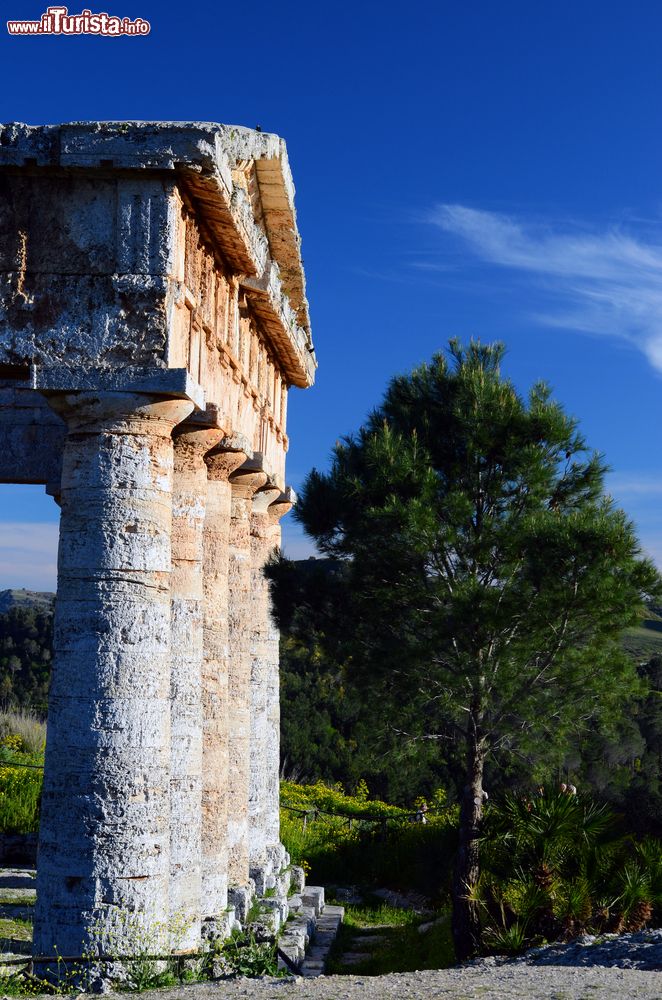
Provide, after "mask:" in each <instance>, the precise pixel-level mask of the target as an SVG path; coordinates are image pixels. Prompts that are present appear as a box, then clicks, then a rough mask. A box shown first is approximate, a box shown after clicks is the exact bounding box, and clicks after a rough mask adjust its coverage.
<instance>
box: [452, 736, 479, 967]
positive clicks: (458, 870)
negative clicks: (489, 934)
mask: <svg viewBox="0 0 662 1000" xmlns="http://www.w3.org/2000/svg"><path fill="white" fill-rule="evenodd" d="M484 763H485V751H484V748H483V746H482V745H481V743H480V741H479V740H478V739H477V738H476V737H475V735H471V736H470V737H469V747H468V755H467V783H466V785H465V788H464V793H463V796H462V805H461V807H460V831H459V832H460V842H459V846H458V852H457V859H456V862H455V872H454V875H453V889H452V896H453V919H452V927H453V941H454V944H455V955H456V958H457V960H458V962H464V961H466V960H467V959H469V958H473V957H474V956H475V955H477V954H478V953H479V951H480V946H481V935H480V914H479V911H478V903H477V902H476V901H475V900H474V899H473V898H472V897H473V890H474V889H475V887H476V884H477V882H478V876H479V874H480V855H479V836H480V823H481V819H482V815H483V766H484Z"/></svg>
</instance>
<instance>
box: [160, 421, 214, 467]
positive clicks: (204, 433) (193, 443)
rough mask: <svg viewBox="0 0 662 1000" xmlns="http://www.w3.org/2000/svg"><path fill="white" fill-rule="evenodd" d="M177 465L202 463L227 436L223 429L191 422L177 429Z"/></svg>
mask: <svg viewBox="0 0 662 1000" xmlns="http://www.w3.org/2000/svg"><path fill="white" fill-rule="evenodd" d="M172 436H173V441H174V444H175V463H176V464H177V463H179V462H182V461H183V462H184V463H186V462H193V463H196V462H201V461H202V460H203V459H204V458H205V456H206V455H207V454H208V452H210V451H213V449H214V448H216V446H217V445H218V443H219V441H221V440H222V439H223V437H224V436H225V431H224V430H223V428H222V427H201V426H200V425H199V424H195V423H193V422H191V421H190V420H185V421H184V422H183V423H181V424H179V425H178V426H177V427H175V429H174V431H173V433H172Z"/></svg>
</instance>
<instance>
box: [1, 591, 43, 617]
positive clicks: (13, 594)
mask: <svg viewBox="0 0 662 1000" xmlns="http://www.w3.org/2000/svg"><path fill="white" fill-rule="evenodd" d="M54 601H55V594H51V593H49V592H48V591H45V590H0V614H5V612H7V611H9V610H10V609H11V608H34V609H35V610H36V611H52V610H53V603H54Z"/></svg>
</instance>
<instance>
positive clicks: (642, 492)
mask: <svg viewBox="0 0 662 1000" xmlns="http://www.w3.org/2000/svg"><path fill="white" fill-rule="evenodd" d="M608 488H609V491H610V493H611V494H612V495H613V496H618V497H621V496H622V497H630V496H636V497H642V498H644V497H652V498H654V497H660V496H662V476H646V475H641V476H610V477H609V480H608Z"/></svg>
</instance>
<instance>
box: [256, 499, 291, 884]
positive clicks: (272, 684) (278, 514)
mask: <svg viewBox="0 0 662 1000" xmlns="http://www.w3.org/2000/svg"><path fill="white" fill-rule="evenodd" d="M295 499H296V497H295V494H294V491H293V490H292V489H290V488H289V487H287V489H286V490H285V492H284V493H281V494H280V496H279V497H278V498H277V499H276V500H275V501H274V502H273V503H271V504H270V505H269V507H268V509H267V517H268V519H269V535H268V539H269V540H268V549H269V551H270V552H273V551H274V549H276V548H280V543H281V527H280V521H281V518H282V517H284V516H285V514H287V513H288V511H290V510H291V509H292V506H293V505H294V501H295ZM269 609H270V605H269ZM264 646H265V649H264V657H265V665H266V666H265V672H266V692H267V694H266V701H267V727H266V736H265V738H266V748H267V749H266V756H267V759H268V761H269V767H268V769H267V772H266V776H265V777H266V784H265V792H264V803H265V804H264V838H265V843H266V845H267V849H268V851H274V852H275V854H276V856H278V857H282V853H283V851H282V848H281V845H280V648H279V647H280V634H279V632H278V629H277V627H276V624H275V622H274V620H273V618H272V616H271V614H269V615H268V618H267V637H266V640H265V644H264ZM274 874H277V872H275V873H274Z"/></svg>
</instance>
